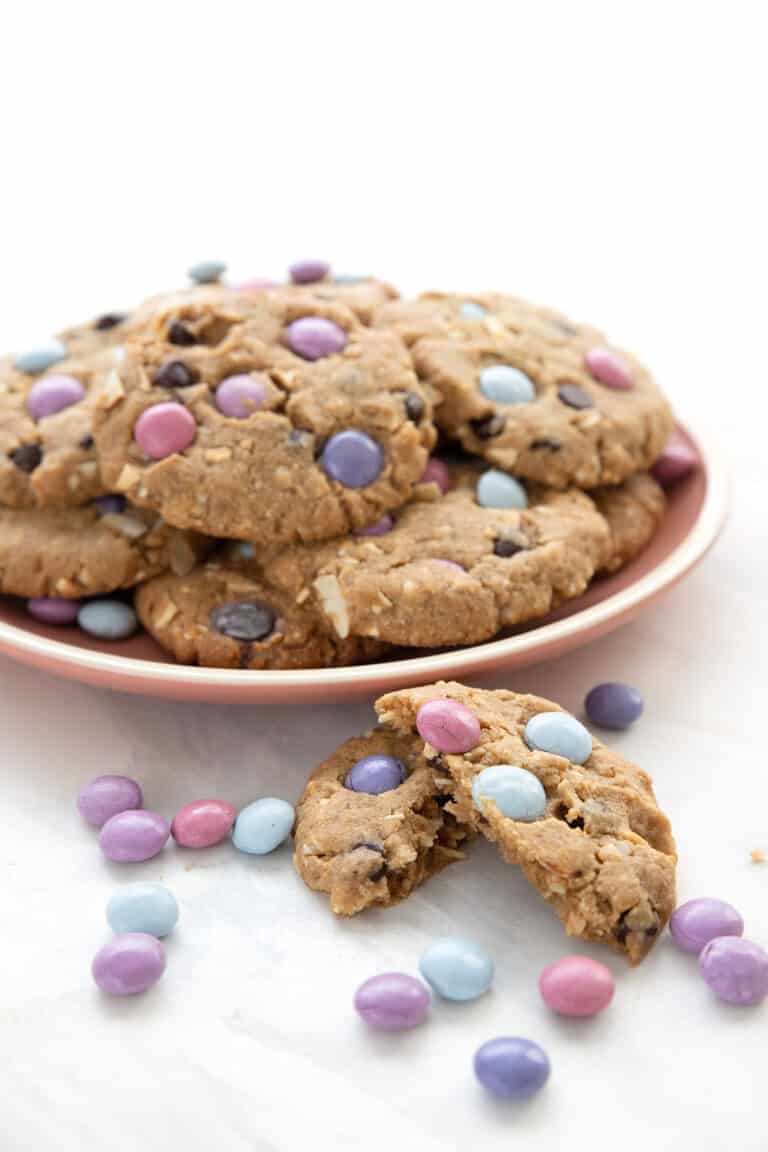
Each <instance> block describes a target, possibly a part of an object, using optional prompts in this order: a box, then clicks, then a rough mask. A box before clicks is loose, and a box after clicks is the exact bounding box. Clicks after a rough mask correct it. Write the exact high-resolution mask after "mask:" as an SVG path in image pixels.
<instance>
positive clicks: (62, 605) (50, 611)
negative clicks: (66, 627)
mask: <svg viewBox="0 0 768 1152" xmlns="http://www.w3.org/2000/svg"><path fill="white" fill-rule="evenodd" d="M79 611H80V601H79V600H61V599H58V598H57V597H55V596H36V597H33V598H32V599H31V600H27V612H29V614H30V616H33V617H34V618H35V620H40V621H42V623H43V624H74V622H75V620H77V614H78V612H79Z"/></svg>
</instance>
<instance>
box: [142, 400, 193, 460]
mask: <svg viewBox="0 0 768 1152" xmlns="http://www.w3.org/2000/svg"><path fill="white" fill-rule="evenodd" d="M196 435H197V424H196V423H195V418H194V416H193V415H192V413H191V412H190V411H189V410H188V409H187V408H185V407H184V405H183V404H172V403H170V402H169V403H166V404H154V405H153V406H152V407H151V408H145V410H144V411H143V412H142V414H141V416H139V418H138V420H137V421H136V424H135V425H134V428H133V438H134V440H135V441H136V443H137V444H138V446H139V448H141V450H142V452H144V453H145V454H146V455H147V456H150V457H151V458H152V459H153V460H162V459H163V458H164V457H166V456H173V454H174V453H175V452H183V451H184V449H185V448H188V447H189V446H190V444H191V443H192V441H193V440H194V439H195V436H196Z"/></svg>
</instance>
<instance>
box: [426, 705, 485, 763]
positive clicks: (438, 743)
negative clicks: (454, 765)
mask: <svg viewBox="0 0 768 1152" xmlns="http://www.w3.org/2000/svg"><path fill="white" fill-rule="evenodd" d="M416 728H417V729H418V732H419V735H420V736H421V737H422V739H424V740H426V741H427V743H428V744H431V745H432V747H433V748H437V750H438V752H450V753H459V752H469V751H470V749H472V748H474V747H475V745H476V744H479V742H480V721H479V720H478V718H477V716H475V714H474V712H470V710H469V708H465V707H464V705H463V704H458V703H457V702H456V701H455V700H429V701H428V702H427V703H426V704H422V706H421V708H419V710H418V712H417V713H416Z"/></svg>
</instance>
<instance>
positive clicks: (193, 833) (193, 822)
mask: <svg viewBox="0 0 768 1152" xmlns="http://www.w3.org/2000/svg"><path fill="white" fill-rule="evenodd" d="M236 816H237V811H236V809H235V808H234V806H233V805H232V804H228V803H227V802H226V800H192V801H191V803H189V804H185V805H184V807H183V808H180V809H179V811H178V812H177V813H176V815H175V816H174V818H173V820H172V822H171V835H172V836H173V838H174V840H175V841H176V843H177V844H179V845H181V847H182V848H211V847H212V846H213V845H214V844H220V843H221V841H222V840H226V838H227V837H228V836H229V834H230V832H231V831H232V825H233V824H234V822H235V818H236Z"/></svg>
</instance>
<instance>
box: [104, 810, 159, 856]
mask: <svg viewBox="0 0 768 1152" xmlns="http://www.w3.org/2000/svg"><path fill="white" fill-rule="evenodd" d="M170 834H171V829H170V827H169V825H168V821H167V820H164V819H163V817H162V816H158V814H157V812H147V811H145V810H144V809H141V810H139V811H127V812H118V813H117V815H116V816H112V817H111V818H110V819H109V820H107V822H106V824H105V825H104V827H103V828H102V830H101V835H100V836H99V844H100V845H101V850H102V852H103V853H104V855H105V856H106V857H107V859H108V860H114V862H115V863H116V864H136V863H138V862H139V861H141V860H151V858H152V857H153V856H157V854H158V853H159V852H162V850H163V848H164V847H165V845H166V844H167V842H168V837H169V836H170Z"/></svg>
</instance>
